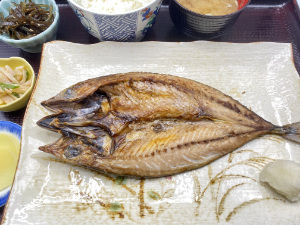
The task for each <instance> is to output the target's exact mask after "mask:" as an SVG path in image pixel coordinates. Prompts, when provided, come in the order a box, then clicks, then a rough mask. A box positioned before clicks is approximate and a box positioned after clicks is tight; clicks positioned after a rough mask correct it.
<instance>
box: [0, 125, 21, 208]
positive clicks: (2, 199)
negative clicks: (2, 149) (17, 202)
mask: <svg viewBox="0 0 300 225" xmlns="http://www.w3.org/2000/svg"><path fill="white" fill-rule="evenodd" d="M0 132H7V133H11V134H13V135H14V136H15V137H17V138H18V139H19V140H20V139H21V132H22V127H21V126H19V125H18V124H15V123H12V122H8V121H0ZM0 145H1V143H0ZM10 189H11V186H9V187H6V188H5V189H3V190H0V207H1V206H3V205H5V203H6V202H7V199H8V196H9V193H10Z"/></svg>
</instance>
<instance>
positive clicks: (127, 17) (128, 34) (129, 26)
mask: <svg viewBox="0 0 300 225" xmlns="http://www.w3.org/2000/svg"><path fill="white" fill-rule="evenodd" d="M68 2H69V5H70V6H71V7H72V9H73V11H74V13H75V14H76V15H77V17H78V18H79V20H80V22H81V23H82V25H83V26H84V27H85V28H86V30H87V31H88V32H89V33H90V34H91V35H93V36H94V37H96V38H98V39H99V40H100V41H140V40H141V39H142V38H143V37H144V36H145V35H146V34H147V33H148V32H149V31H150V30H151V28H152V27H153V25H154V23H155V20H156V17H157V14H158V13H159V10H160V7H161V3H162V0H153V1H152V2H150V3H149V4H147V5H145V6H144V7H142V8H139V9H136V10H133V11H130V12H126V13H121V14H118V13H113V14H109V13H107V14H104V13H97V12H93V11H90V10H88V9H85V8H83V7H82V6H80V5H79V4H77V3H76V2H74V0H68Z"/></svg>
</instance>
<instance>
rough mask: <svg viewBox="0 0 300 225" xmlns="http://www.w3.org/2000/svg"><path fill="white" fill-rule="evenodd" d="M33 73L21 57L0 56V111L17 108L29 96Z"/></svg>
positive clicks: (23, 105) (25, 103)
mask: <svg viewBox="0 0 300 225" xmlns="http://www.w3.org/2000/svg"><path fill="white" fill-rule="evenodd" d="M35 80H36V78H35V74H34V71H33V69H32V67H31V65H30V64H29V63H28V62H27V61H26V60H25V59H23V58H20V57H11V58H0V111H3V112H10V111H16V110H19V109H21V108H23V107H25V106H26V105H27V102H28V100H29V98H30V96H31V93H32V90H33V87H34V84H35Z"/></svg>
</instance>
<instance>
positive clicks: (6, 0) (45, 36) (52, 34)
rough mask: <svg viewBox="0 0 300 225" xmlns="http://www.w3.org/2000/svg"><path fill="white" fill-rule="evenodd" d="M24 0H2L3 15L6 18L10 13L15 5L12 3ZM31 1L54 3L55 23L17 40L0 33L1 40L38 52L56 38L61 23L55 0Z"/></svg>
mask: <svg viewBox="0 0 300 225" xmlns="http://www.w3.org/2000/svg"><path fill="white" fill-rule="evenodd" d="M24 1H25V0H13V1H12V0H1V1H0V12H2V13H3V16H4V18H5V17H7V16H8V15H9V9H10V7H11V6H12V5H13V4H12V3H13V2H15V3H17V4H19V3H20V2H24ZM31 1H32V2H34V3H36V4H45V5H52V6H53V14H54V21H53V23H52V24H51V25H50V26H49V27H48V28H47V30H45V31H44V32H42V33H40V34H38V35H36V36H34V37H31V38H28V39H21V40H15V39H12V38H10V37H9V36H8V35H6V34H3V35H0V40H1V41H3V42H5V43H7V44H9V45H11V46H14V47H16V48H21V49H23V50H24V51H26V52H30V53H38V52H41V51H42V48H43V44H44V43H45V42H49V41H52V40H55V39H56V33H57V29H58V25H59V10H58V6H57V5H56V2H55V0H31Z"/></svg>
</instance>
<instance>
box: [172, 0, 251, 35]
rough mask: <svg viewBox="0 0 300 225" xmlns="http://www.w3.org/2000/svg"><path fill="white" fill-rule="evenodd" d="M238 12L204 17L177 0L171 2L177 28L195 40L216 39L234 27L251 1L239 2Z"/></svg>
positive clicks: (173, 18)
mask: <svg viewBox="0 0 300 225" xmlns="http://www.w3.org/2000/svg"><path fill="white" fill-rule="evenodd" d="M237 2H238V11H236V12H234V13H231V14H227V15H222V16H213V15H203V14H200V13H196V12H193V11H191V10H189V9H187V8H185V7H184V6H182V5H181V4H179V3H178V1H177V0H170V5H169V13H170V17H171V19H172V21H173V23H174V24H175V26H176V27H177V28H178V29H179V30H180V31H181V32H183V33H184V34H186V35H188V36H191V37H195V38H209V39H210V38H216V37H219V36H220V35H222V34H223V33H224V32H225V31H226V30H228V29H229V28H231V27H232V25H233V24H234V23H235V22H236V20H237V19H238V17H239V16H240V14H241V13H242V11H243V10H244V9H245V8H246V7H247V5H248V4H249V3H250V0H237Z"/></svg>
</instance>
